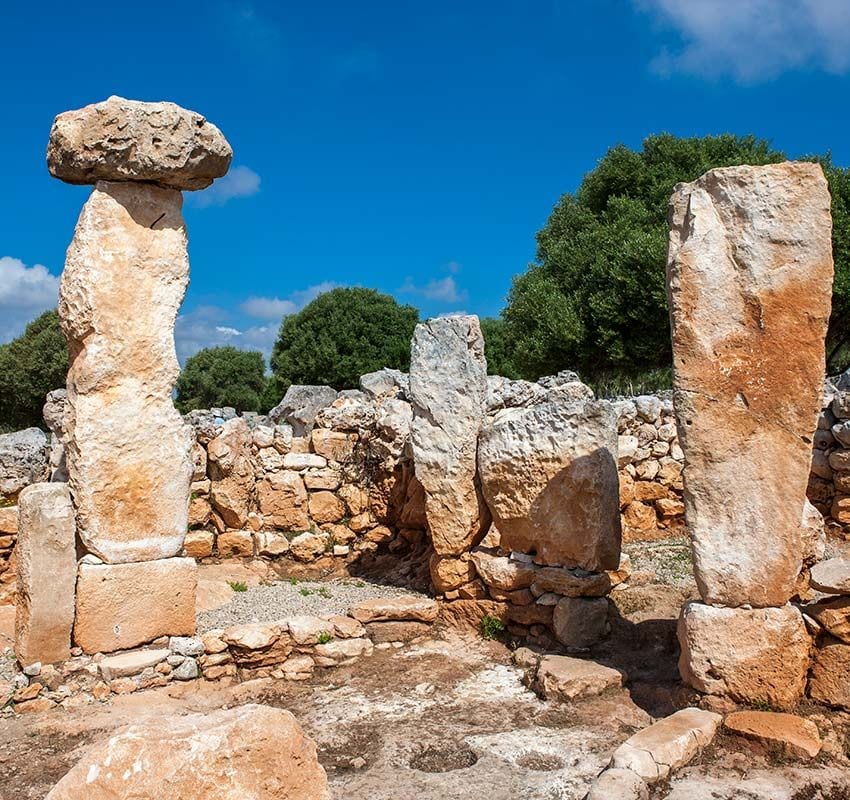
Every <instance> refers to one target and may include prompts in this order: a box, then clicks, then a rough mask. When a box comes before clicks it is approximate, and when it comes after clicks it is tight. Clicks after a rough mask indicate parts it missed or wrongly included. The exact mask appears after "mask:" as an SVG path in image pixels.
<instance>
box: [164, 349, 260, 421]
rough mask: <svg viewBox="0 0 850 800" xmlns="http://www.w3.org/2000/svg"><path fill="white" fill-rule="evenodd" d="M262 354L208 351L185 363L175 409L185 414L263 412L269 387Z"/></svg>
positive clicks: (220, 350)
mask: <svg viewBox="0 0 850 800" xmlns="http://www.w3.org/2000/svg"><path fill="white" fill-rule="evenodd" d="M265 371H266V365H265V360H264V359H263V354H262V353H260V352H258V351H256V350H237V349H236V348H235V347H230V346H227V347H207V348H205V349H204V350H199V351H198V352H197V353H195V355H193V356H192V357H191V358H189V359H188V360H187V361H186V366H184V367H183V371H182V372H181V373H180V377H179V378H178V379H177V397H176V400H175V405H176V406H177V408H178V409H179V410H180V411H181V412H182V413H183V414H185V413H186V412H187V411H191V410H192V409H194V408H212V407H213V406H215V407H217V408H222V407H225V406H232V407H233V408H235V409H236V410H237V411H268V408H263V407H262V406H263V391H264V390H265V387H266V375H265Z"/></svg>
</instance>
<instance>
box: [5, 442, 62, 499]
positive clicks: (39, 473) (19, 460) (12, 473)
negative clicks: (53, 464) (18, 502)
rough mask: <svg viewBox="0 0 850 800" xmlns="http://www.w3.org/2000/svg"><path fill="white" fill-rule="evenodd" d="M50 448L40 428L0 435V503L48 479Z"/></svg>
mask: <svg viewBox="0 0 850 800" xmlns="http://www.w3.org/2000/svg"><path fill="white" fill-rule="evenodd" d="M49 453H50V445H49V443H48V441H47V436H45V434H44V431H42V430H41V429H40V428H26V429H25V430H22V431H15V432H14V433H3V434H0V499H2V498H3V497H11V498H15V497H17V496H18V493H19V492H20V491H21V489H23V488H24V487H25V486H29V485H30V484H31V483H38V482H40V481H46V480H48V479H49V477H50V476H49V466H48V460H49Z"/></svg>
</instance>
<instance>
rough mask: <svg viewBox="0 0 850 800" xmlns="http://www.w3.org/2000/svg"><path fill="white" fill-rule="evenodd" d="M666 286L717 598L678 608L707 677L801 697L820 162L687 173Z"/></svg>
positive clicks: (688, 500)
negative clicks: (796, 597) (798, 586)
mask: <svg viewBox="0 0 850 800" xmlns="http://www.w3.org/2000/svg"><path fill="white" fill-rule="evenodd" d="M670 206H671V207H670V242H669V252H668V263H667V288H668V293H669V298H670V317H671V321H672V331H673V368H674V386H675V394H674V401H675V406H676V418H677V427H678V431H679V441H680V443H681V446H682V449H683V451H684V456H685V467H684V472H683V475H684V499H685V517H686V520H687V524H688V529H689V531H690V535H691V541H692V546H693V554H694V573H695V575H696V580H697V585H698V587H699V590H700V594H701V596H702V599H703V601H704V603H690V604H688V605H687V606H686V607H685V609H684V611H683V613H682V616H681V619H680V620H679V627H678V636H679V643H680V645H681V648H682V654H681V658H680V660H679V670H680V672H681V674H682V677H683V679H684V680H685V682H687V683H689V684H690V685H691V686H693V687H695V688H696V689H699V690H700V691H704V692H708V693H712V694H722V695H726V696H728V697H731V698H733V699H734V700H736V701H737V702H744V703H747V702H748V703H755V702H770V703H773V704H776V705H781V706H792V705H794V704H795V703H796V702H797V701H798V700H799V699H800V697H801V696H802V693H803V688H804V686H805V679H806V673H807V671H808V667H809V652H810V648H811V639H810V637H809V634H808V633H807V631H806V626H805V625H804V623H803V619H802V616H801V615H800V612H799V611H798V610H797V609H795V608H793V607H792V606H790V605H788V604H787V602H788V600H789V598H790V597H791V596H792V594H793V592H794V584H795V581H796V578H797V575H798V573H799V571H800V568H801V566H802V563H803V558H804V549H805V550H811V549H812V547H811V542H808V543H806V546H805V548H804V542H803V537H802V535H801V527H802V525H801V520H802V519H803V515H804V506H805V501H806V484H807V480H808V472H809V462H810V459H811V449H812V445H811V442H812V436H813V434H814V431H815V428H816V425H817V417H818V412H819V410H820V397H821V389H822V384H823V373H824V338H825V335H826V328H827V321H828V319H829V313H830V298H831V292H832V270H833V268H832V251H831V219H830V195H829V190H828V188H827V183H826V180H825V178H824V175H823V171H822V170H821V168H820V166H819V165H817V164H810V163H785V164H772V165H769V166H763V167H749V166H741V167H729V168H724V169H716V170H712V171H710V172H707V173H706V174H705V175H703V176H702V177H701V178H700V179H699V180H697V181H695V182H694V183H691V184H683V185H680V186H678V187H677V188H676V190H675V191H674V193H673V197H672V199H671V203H670Z"/></svg>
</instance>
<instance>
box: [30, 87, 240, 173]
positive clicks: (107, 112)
mask: <svg viewBox="0 0 850 800" xmlns="http://www.w3.org/2000/svg"><path fill="white" fill-rule="evenodd" d="M232 158H233V150H232V149H231V147H230V145H229V144H228V142H227V139H225V138H224V136H223V134H222V133H221V131H220V130H219V129H218V128H217V127H216V126H215V125H213V124H212V123H211V122H208V121H207V120H206V119H204V117H202V116H201V115H200V114H198V113H196V112H194V111H188V110H187V109H185V108H181V107H180V106H178V105H175V104H174V103H165V102H162V103H143V102H140V101H138V100H125V99H124V98H123V97H115V96H113V97H110V98H109V99H108V100H104V101H103V102H101V103H94V104H93V105H89V106H85V107H84V108H80V109H77V110H75V111H66V112H64V113H63V114H60V115H59V116H58V117H56V119H55V120H54V122H53V127H52V128H51V130H50V140H49V141H48V143H47V168H48V169H49V170H50V174H51V175H53V177H54V178H59V179H60V180H63V181H65V182H66V183H84V184H85V183H90V184H94V183H97V182H98V181H101V180H103V181H149V182H152V183H156V184H159V185H160V186H164V187H168V188H171V189H205V188H206V187H207V186H209V185H210V184H211V183H212V182H213V181H214V180H215V179H216V178H220V177H221V176H222V175H224V174H225V173H226V172H227V170H228V168H229V167H230V160H231V159H232Z"/></svg>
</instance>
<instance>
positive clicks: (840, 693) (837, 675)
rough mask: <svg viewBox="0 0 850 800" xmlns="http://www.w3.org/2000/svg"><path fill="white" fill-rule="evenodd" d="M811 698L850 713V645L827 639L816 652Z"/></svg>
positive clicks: (810, 683) (811, 679) (810, 688)
mask: <svg viewBox="0 0 850 800" xmlns="http://www.w3.org/2000/svg"><path fill="white" fill-rule="evenodd" d="M809 696H810V697H811V698H812V700H815V701H816V702H818V703H825V704H826V705H828V706H834V707H836V708H843V709H844V710H845V711H850V644H844V643H843V642H839V641H837V640H836V639H831V638H829V637H827V638H826V639H825V640H824V641H821V642H818V646H817V647H816V648H815V650H814V661H813V663H812V672H811V675H810V677H809Z"/></svg>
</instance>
